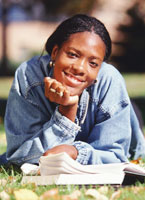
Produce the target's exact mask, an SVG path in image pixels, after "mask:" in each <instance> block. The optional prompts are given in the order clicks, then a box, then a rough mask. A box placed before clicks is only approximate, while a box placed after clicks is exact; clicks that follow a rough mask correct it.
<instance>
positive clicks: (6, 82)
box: [0, 77, 13, 98]
mask: <svg viewBox="0 0 145 200" xmlns="http://www.w3.org/2000/svg"><path fill="white" fill-rule="evenodd" d="M12 81H13V77H0V98H7V97H8V94H9V91H10V87H11V84H12Z"/></svg>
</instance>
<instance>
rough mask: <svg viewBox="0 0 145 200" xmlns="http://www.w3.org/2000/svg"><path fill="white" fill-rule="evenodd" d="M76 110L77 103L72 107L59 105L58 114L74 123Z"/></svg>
mask: <svg viewBox="0 0 145 200" xmlns="http://www.w3.org/2000/svg"><path fill="white" fill-rule="evenodd" d="M77 108H78V103H76V104H73V105H67V106H64V105H59V108H58V110H59V112H60V113H61V114H62V115H64V116H65V117H67V118H68V119H70V120H71V121H73V122H74V121H75V117H76V113H77Z"/></svg>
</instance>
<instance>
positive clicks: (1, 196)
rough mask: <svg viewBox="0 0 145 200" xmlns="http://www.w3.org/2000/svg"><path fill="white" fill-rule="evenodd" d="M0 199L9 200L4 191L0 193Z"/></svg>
mask: <svg viewBox="0 0 145 200" xmlns="http://www.w3.org/2000/svg"><path fill="white" fill-rule="evenodd" d="M0 199H1V200H9V199H10V196H9V195H8V194H7V193H6V192H5V191H2V192H0Z"/></svg>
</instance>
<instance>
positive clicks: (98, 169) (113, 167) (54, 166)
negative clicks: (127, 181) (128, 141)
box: [40, 153, 124, 175]
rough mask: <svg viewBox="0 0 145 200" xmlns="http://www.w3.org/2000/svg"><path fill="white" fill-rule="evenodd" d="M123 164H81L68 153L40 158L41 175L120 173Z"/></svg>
mask: <svg viewBox="0 0 145 200" xmlns="http://www.w3.org/2000/svg"><path fill="white" fill-rule="evenodd" d="M123 166H124V163H115V164H114V163H113V164H100V165H81V164H80V163H78V162H77V161H75V160H73V159H72V158H71V157H70V156H69V155H68V154H66V153H60V154H51V155H49V156H42V157H41V158H40V173H41V175H51V174H59V173H62V174H65V173H66V174H68V173H70V174H74V173H75V174H96V173H98V174H100V173H101V174H102V173H119V172H121V171H123V169H124V167H123ZM48 169H49V170H48Z"/></svg>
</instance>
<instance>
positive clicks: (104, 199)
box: [85, 189, 108, 200]
mask: <svg viewBox="0 0 145 200" xmlns="http://www.w3.org/2000/svg"><path fill="white" fill-rule="evenodd" d="M85 195H86V196H89V197H92V198H94V199H96V200H108V198H107V197H106V196H105V195H102V194H100V193H99V192H98V191H97V190H95V189H88V190H87V191H86V193H85Z"/></svg>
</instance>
